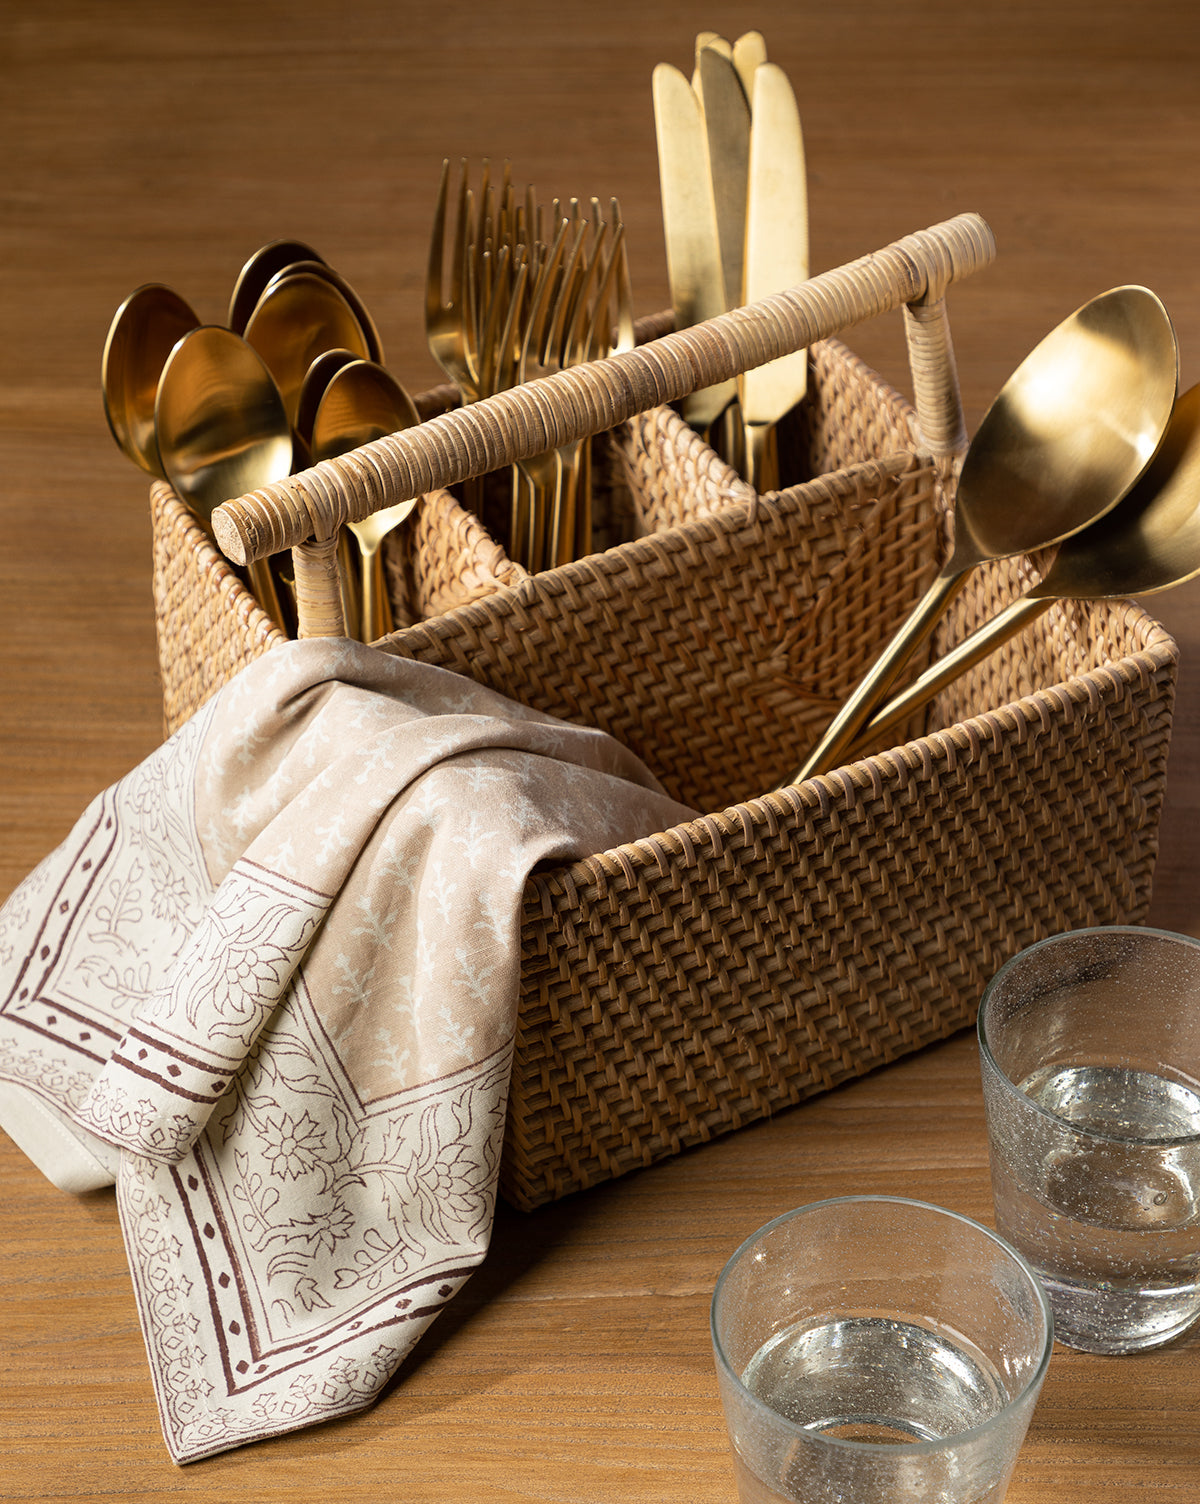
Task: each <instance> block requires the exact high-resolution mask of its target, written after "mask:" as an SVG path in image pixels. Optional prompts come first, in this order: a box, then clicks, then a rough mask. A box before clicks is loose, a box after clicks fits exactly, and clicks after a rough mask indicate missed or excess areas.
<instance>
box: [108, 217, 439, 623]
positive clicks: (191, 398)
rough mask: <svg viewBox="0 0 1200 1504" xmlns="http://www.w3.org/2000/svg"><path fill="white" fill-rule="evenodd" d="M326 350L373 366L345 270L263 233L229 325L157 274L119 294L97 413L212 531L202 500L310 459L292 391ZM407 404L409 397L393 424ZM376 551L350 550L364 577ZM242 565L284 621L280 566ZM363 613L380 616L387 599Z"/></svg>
mask: <svg viewBox="0 0 1200 1504" xmlns="http://www.w3.org/2000/svg"><path fill="white" fill-rule="evenodd" d="M331 352H335V353H339V354H341V355H344V358H345V360H346V361H350V360H353V361H358V362H366V363H368V364H369V365H371V366H373V367H374V368H375V369H377V370H380V371H382V360H383V347H382V342H381V340H380V337H379V332H378V329H377V328H376V326H375V323H374V321H373V320H372V318H371V316H370V314H369V313H368V312H367V310H366V308H365V306H364V305H363V303H362V301H361V300H360V299H359V298H358V296H357V294H356V293H355V292H354V290H353V289H352V288H351V287H350V286H349V284H348V283H347V282H346V281H345V279H344V278H343V277H341V276H340V275H339V273H337V272H336V271H334V270H333V268H332V267H330V266H329V265H328V264H327V263H326V262H325V261H324V260H323V259H322V258H321V257H320V256H319V255H318V253H317V252H316V251H314V250H313V249H312V247H311V246H309V245H307V244H305V243H304V242H303V241H293V240H279V241H273V242H271V243H270V244H269V245H266V246H263V247H262V249H261V250H259V251H257V252H256V253H255V254H254V255H253V256H252V257H251V258H250V259H249V260H248V261H247V262H246V264H245V265H244V266H243V268H242V270H241V273H240V274H239V276H238V278H237V281H236V283H235V286H234V289H233V294H232V296H231V298H230V304H229V315H228V323H227V325H218V324H202V323H201V321H200V319H199V317H198V316H197V315H196V313H195V311H194V310H193V309H192V308H191V306H190V305H189V304H188V303H187V302H186V301H185V300H184V299H183V298H181V297H180V296H179V295H178V294H177V293H175V292H173V291H172V289H170V288H168V287H165V286H163V285H162V284H158V283H154V284H147V285H146V286H143V287H141V288H138V289H137V290H136V291H135V292H134V293H132V294H131V295H130V297H128V298H127V299H126V300H125V302H124V303H122V304H121V306H120V308H119V309H118V310H117V313H116V315H115V316H114V318H113V321H112V324H111V325H110V328H109V332H108V337H107V339H106V341H105V346H104V353H103V356H102V360H101V386H102V391H103V397H104V408H105V414H106V417H107V419H108V424H109V427H110V429H111V430H112V433H113V436H114V438H115V439H116V441H117V443H118V445H119V446H120V447H121V449H122V450H123V451H124V453H125V454H126V455H127V456H128V457H129V458H130V459H131V460H133V462H134V463H135V464H136V465H138V466H139V468H141V469H142V470H145V471H146V472H147V473H149V474H151V475H155V476H158V477H159V478H161V479H164V480H167V481H169V482H170V484H171V485H172V486H173V487H174V489H175V491H176V492H177V493H178V495H179V496H180V498H181V499H182V500H183V501H184V502H185V503H186V504H187V505H188V506H189V507H190V508H191V510H192V511H193V512H194V513H195V515H196V517H197V519H198V520H199V521H200V522H201V524H202V525H203V526H204V527H205V528H206V529H209V530H210V531H211V529H210V522H209V519H210V517H211V513H212V511H213V509H214V508H215V507H216V506H219V505H220V504H221V503H222V502H223V501H227V500H228V499H229V498H230V497H231V496H239V495H243V494H245V493H246V492H247V491H251V490H257V489H259V488H260V487H261V486H264V485H268V484H270V483H272V482H274V481H278V480H281V479H283V478H284V477H285V476H286V475H288V474H290V473H291V472H292V470H293V469H295V468H296V467H297V466H301V467H303V466H306V465H307V464H308V463H309V462H310V458H311V453H310V449H309V446H308V442H307V439H308V436H307V435H305V436H301V434H300V431H299V426H298V418H299V409H300V401H301V392H302V389H303V387H304V384H305V378H306V377H307V375H308V372H309V369H310V367H312V366H313V365H314V364H316V363H318V362H320V361H321V360H322V359H324V358H326V357H327V356H328V355H329V354H330V353H331ZM384 374H385V375H386V373H384ZM326 379H327V378H326ZM387 379H388V381H390V380H391V379H390V378H387ZM392 385H393V386H394V385H395V383H392ZM347 390H348V388H347ZM397 390H399V388H397ZM405 401H408V399H407V398H405ZM343 406H344V403H343ZM376 410H377V404H375V406H374V407H373V408H372V412H374V411H376ZM410 412H411V402H408V406H407V408H405V409H404V418H403V421H402V422H397V425H396V426H397V427H402V426H405V425H406V424H407V422H408V421H409V416H408V415H409V413H410ZM372 436H373V437H374V436H375V435H374V434H372ZM377 553H378V544H376V545H375V556H373V557H371V558H369V557H368V555H367V554H366V553H364V554H363V562H362V569H363V571H364V575H365V572H366V571H367V570H368V569H370V570H373V571H376V572H375V573H374V574H373V575H372V579H373V581H374V582H376V586H377V581H378V571H377V566H378V559H377ZM248 574H249V584H250V588H251V589H252V590H253V592H254V595H255V597H256V599H257V600H258V602H259V604H260V605H261V606H262V607H263V609H264V610H265V611H266V612H267V613H268V615H270V616H271V617H272V619H273V620H274V621H275V623H276V625H278V626H279V627H280V628H281V629H282V630H284V631H287V630H289V627H290V625H291V613H290V612H286V611H285V610H284V608H283V605H282V603H281V599H280V593H279V591H278V589H277V588H276V576H277V574H278V577H279V578H280V579H283V580H285V581H286V575H285V574H284V572H283V571H273V570H272V568H271V566H270V563H269V562H268V561H260V562H258V563H256V564H255V565H253V566H251V567H250V569H249V571H248ZM362 593H363V594H364V595H365V594H366V593H367V590H366V587H365V586H364V589H363V592H362ZM376 594H377V589H376ZM285 595H286V592H285ZM347 595H348V597H349V596H350V595H351V592H350V591H348V592H347ZM353 599H354V601H355V603H356V602H357V599H358V596H357V595H354V596H353ZM373 615H374V620H375V621H376V622H378V621H380V620H387V617H386V607H385V605H382V604H377V605H375V606H374V607H373ZM347 621H348V629H349V630H350V631H351V632H352V633H354V634H355V635H362V633H363V631H364V630H369V627H368V624H367V623H365V622H362V621H360V618H359V616H358V613H357V609H356V610H355V612H354V614H353V615H352V616H349V617H348V618H347Z"/></svg>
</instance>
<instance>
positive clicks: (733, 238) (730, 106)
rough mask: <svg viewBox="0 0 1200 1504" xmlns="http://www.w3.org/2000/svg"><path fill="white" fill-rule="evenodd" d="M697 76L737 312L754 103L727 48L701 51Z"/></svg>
mask: <svg viewBox="0 0 1200 1504" xmlns="http://www.w3.org/2000/svg"><path fill="white" fill-rule="evenodd" d="M698 72H699V75H700V102H701V106H702V108H703V110H704V125H705V133H706V135H707V137H708V161H709V170H710V172H711V174H712V184H713V203H714V205H715V207H716V211H717V239H718V241H719V242H720V246H721V271H722V275H723V278H724V283H725V298H726V302H727V304H728V306H729V307H730V308H736V307H738V306H739V305H740V304H741V302H742V285H743V279H742V260H743V257H744V255H745V250H746V197H747V193H748V191H749V187H750V101H749V99H748V98H747V97H746V92H745V90H744V89H743V87H742V80H741V77H740V76H739V74H738V71H737V68H736V67H735V66H734V62H733V57H732V55H731V54H730V53H728V52H726V51H724V50H723V49H721V48H719V47H705V48H703V49H702V50H701V53H700V66H699V69H698Z"/></svg>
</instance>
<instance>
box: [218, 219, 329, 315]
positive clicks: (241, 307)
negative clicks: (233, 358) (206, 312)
mask: <svg viewBox="0 0 1200 1504" xmlns="http://www.w3.org/2000/svg"><path fill="white" fill-rule="evenodd" d="M299 261H304V262H308V263H312V262H317V263H319V264H321V265H324V264H325V263H324V257H322V256H319V255H318V254H317V253H316V251H314V250H313V248H312V246H310V245H306V244H305V242H304V241H303V240H272V241H271V242H270V244H269V245H264V246H263V247H262V248H261V249H260V250H257V251H255V253H254V255H253V256H251V257H250V259H249V261H247V262H246V264H245V266H243V267H242V269H241V271H240V272H239V273H238V277H237V281H236V282H235V283H234V284H233V294H232V296H231V297H230V299H229V316H228V318H227V319H226V323H227V324H228V325H229V327H230V328H231V329H232V330H233V332H234V333H235V334H244V333H245V332H246V325H247V324H248V323H249V321H250V315H251V314H252V313H253V312H254V309H255V305H256V304H257V303H258V300H259V298H261V297H262V295H263V293H264V292H265V291H266V288H267V284H268V283H269V282H270V281H271V279H272V278H273V277H275V276H277V275H278V274H279V272H281V271H282V270H283V269H284V267H287V266H293V265H295V263H296V262H299Z"/></svg>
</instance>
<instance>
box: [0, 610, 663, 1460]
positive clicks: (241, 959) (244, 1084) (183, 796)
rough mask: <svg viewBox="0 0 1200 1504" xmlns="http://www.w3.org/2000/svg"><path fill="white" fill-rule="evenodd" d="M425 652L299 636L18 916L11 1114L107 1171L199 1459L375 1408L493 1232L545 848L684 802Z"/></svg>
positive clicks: (176, 1447)
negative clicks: (532, 881) (527, 914)
mask: <svg viewBox="0 0 1200 1504" xmlns="http://www.w3.org/2000/svg"><path fill="white" fill-rule="evenodd" d="M689 816H690V811H688V810H687V809H686V808H685V807H684V806H682V805H680V804H678V803H677V802H675V801H674V800H671V799H669V798H667V797H666V796H665V795H664V794H663V793H662V792H661V791H660V789H659V788H658V786H657V784H656V783H655V781H654V779H653V778H652V776H651V775H650V774H649V772H648V771H647V770H646V768H645V767H644V765H643V764H641V763H640V761H639V760H638V759H637V758H636V757H634V756H633V755H632V754H630V753H628V752H627V751H626V750H625V749H624V748H623V747H622V746H621V745H620V744H619V743H618V742H616V741H615V740H614V739H612V738H611V737H608V736H606V735H604V734H603V733H601V732H598V731H594V730H589V729H587V728H583V727H578V726H571V725H567V724H565V723H563V722H561V721H558V720H555V719H554V718H552V717H549V716H546V715H542V714H540V713H538V712H536V711H533V710H529V709H526V708H524V707H522V706H519V705H516V704H514V703H512V702H510V701H508V700H507V699H505V698H504V697H503V696H501V695H499V694H497V693H495V692H493V691H491V690H489V689H487V688H485V687H483V686H480V685H477V684H475V683H474V682H472V681H470V680H468V679H465V678H463V677H461V676H459V675H457V674H453V673H450V672H448V671H446V670H444V669H441V668H438V667H436V666H433V665H428V664H421V663H417V662H413V661H406V660H404V659H400V658H395V657H392V656H389V655H388V654H386V653H384V652H381V651H379V650H378V649H376V648H370V647H363V646H360V645H358V644H354V643H350V642H347V641H345V640H333V639H321V640H316V641H311V642H307V643H295V644H288V645H283V646H280V647H279V648H278V649H277V650H276V651H274V652H271V653H269V654H267V655H266V656H265V657H263V658H261V659H259V660H258V661H257V662H256V663H253V664H251V665H250V666H249V667H248V668H247V669H246V670H244V672H243V673H241V674H240V675H239V676H237V677H236V678H235V679H233V680H232V681H231V682H230V684H229V685H227V686H226V687H225V688H224V689H223V690H222V691H221V692H220V693H219V694H217V695H216V696H215V697H214V698H213V699H211V700H210V701H209V702H208V704H207V705H206V706H205V707H204V708H203V709H202V710H200V711H199V712H198V713H197V714H196V715H195V716H194V717H192V718H191V720H189V721H188V722H187V723H186V724H185V725H184V726H183V727H182V728H181V729H180V730H179V731H178V732H177V733H176V734H175V735H174V736H173V737H171V739H170V740H169V741H167V742H166V743H165V744H164V746H163V747H162V748H160V749H159V750H158V751H157V752H155V753H154V754H153V755H152V756H151V757H150V758H148V759H147V760H146V761H145V762H144V763H143V764H141V765H140V766H139V767H138V768H137V769H135V770H134V771H133V772H131V773H130V774H129V775H128V776H127V777H126V778H124V779H123V780H121V781H120V782H119V783H118V784H116V785H114V786H113V787H112V788H110V789H108V790H107V791H106V792H104V793H103V794H101V795H100V796H99V797H98V798H97V799H96V800H95V801H94V802H93V803H92V804H91V805H90V806H89V808H88V809H87V811H86V812H85V813H84V815H83V816H82V818H81V819H80V821H79V822H78V824H77V825H76V827H75V828H74V830H73V831H72V832H71V834H70V835H69V836H68V838H67V839H66V841H65V842H64V843H63V844H62V845H61V846H60V847H59V848H58V850H57V851H55V852H54V853H52V854H51V855H50V856H48V857H47V858H46V859H45V861H44V862H43V863H42V864H41V865H40V866H39V867H38V868H37V869H36V871H35V872H34V873H32V874H31V875H30V876H29V877H28V878H27V879H26V881H25V882H24V883H23V884H22V886H21V887H19V888H18V889H17V891H16V892H15V893H14V894H13V895H12V897H11V898H10V900H9V901H8V903H7V904H6V905H5V907H4V908H3V910H2V911H0V1125H2V1126H3V1127H4V1128H5V1129H6V1130H7V1131H8V1132H9V1134H10V1135H11V1136H12V1137H13V1138H14V1139H15V1141H16V1142H17V1143H18V1144H19V1145H20V1146H21V1147H22V1148H23V1149H24V1150H25V1151H26V1152H27V1153H28V1154H29V1156H30V1158H31V1159H32V1160H33V1161H34V1162H35V1163H36V1164H37V1165H38V1166H39V1168H40V1169H42V1170H43V1172H44V1173H45V1174H46V1175H47V1176H48V1177H49V1178H50V1179H51V1180H53V1181H54V1182H55V1183H56V1184H57V1185H59V1186H60V1187H62V1188H64V1189H67V1190H74V1191H81V1190H86V1189H91V1188H96V1187H98V1186H102V1185H107V1184H112V1183H114V1182H115V1183H116V1185H117V1197H118V1205H119V1208H120V1217H121V1223H122V1228H123V1232H124V1236H125V1241H126V1246H127V1250H128V1255H129V1260H130V1267H131V1272H132V1276H133V1285H134V1290H135V1294H136V1298H137V1303H138V1308H139V1314H140V1318H141V1322H142V1326H143V1332H144V1336H145V1339H146V1346H147V1351H148V1355H149V1359H150V1365H151V1370H152V1374H153V1380H154V1385H155V1389H156V1393H157V1397H158V1402H159V1408H160V1413H161V1417H162V1424H163V1431H164V1435H165V1438H166V1441H167V1446H168V1449H169V1451H170V1453H171V1456H172V1457H173V1458H174V1459H175V1460H176V1461H178V1462H187V1461H191V1460H194V1459H196V1458H199V1457H203V1456H206V1455H209V1454H211V1453H214V1452H218V1451H222V1450H225V1449H227V1448H230V1447H233V1446H237V1445H240V1444H242V1443H244V1442H249V1441H254V1440H257V1439H260V1438H263V1437H266V1436H270V1435H274V1434H278V1433H281V1432H284V1431H289V1430H293V1429H296V1428H298V1427H301V1426H305V1425H308V1424H311V1423H313V1422H316V1421H320V1420H325V1419H328V1418H330V1417H332V1416H336V1415H340V1414H345V1413H348V1412H352V1411H354V1410H358V1409H361V1408H363V1407H364V1406H365V1405H367V1404H369V1403H370V1402H371V1401H372V1400H373V1399H374V1398H375V1397H376V1396H377V1395H378V1393H379V1391H380V1389H381V1388H382V1387H383V1385H384V1384H385V1383H386V1382H387V1381H388V1380H389V1379H391V1377H392V1376H393V1375H394V1374H395V1372H396V1370H397V1368H398V1367H399V1365H400V1364H401V1362H402V1360H403V1359H404V1357H405V1356H406V1354H407V1353H408V1352H409V1351H410V1349H411V1348H412V1346H413V1344H414V1343H415V1342H416V1341H417V1339H418V1337H419V1336H420V1334H421V1333H422V1331H423V1330H424V1329H425V1328H426V1327H427V1326H428V1324H429V1322H430V1321H431V1320H432V1319H433V1317H434V1316H435V1315H436V1314H437V1312H438V1310H439V1309H440V1308H441V1307H442V1305H443V1304H444V1302H445V1301H446V1300H447V1299H448V1298H449V1297H450V1296H451V1295H452V1294H453V1293H454V1292H455V1291H456V1290H457V1289H458V1288H459V1287H460V1286H461V1284H462V1283H463V1281H464V1280H465V1279H466V1278H467V1276H468V1275H469V1273H470V1271H471V1269H472V1268H473V1267H474V1266H475V1265H476V1264H477V1263H478V1261H479V1260H480V1259H481V1258H482V1257H483V1255H484V1253H485V1251H486V1247H487V1242H488V1236H489V1232H490V1227H491V1220H492V1212H493V1206H494V1199H495V1189H496V1176H497V1169H498V1165H499V1160H500V1151H501V1146H502V1142H503V1135H504V1123H505V1107H506V1096H507V1087H508V1079H509V1071H510V1066H511V1054H512V1047H513V1036H514V1027H515V1010H516V998H517V986H518V978H519V969H520V911H521V901H522V894H523V891H524V888H525V885H526V881H527V878H528V876H529V874H530V872H531V871H532V870H533V869H534V867H535V866H536V865H537V864H538V863H540V862H561V861H564V860H572V859H575V858H577V857H579V856H582V855H583V854H585V853H586V852H588V851H592V850H596V849H604V848H605V847H606V846H609V845H612V844H613V843H618V842H625V841H631V840H636V839H638V838H640V837H643V836H646V835H648V834H650V833H653V832H654V831H656V830H661V829H665V828H667V827H669V826H671V825H673V824H676V823H678V822H679V821H680V820H681V819H683V820H686V819H687V818H689Z"/></svg>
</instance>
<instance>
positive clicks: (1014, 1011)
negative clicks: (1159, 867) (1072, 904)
mask: <svg viewBox="0 0 1200 1504" xmlns="http://www.w3.org/2000/svg"><path fill="white" fill-rule="evenodd" d="M979 1053H980V1061H981V1069H982V1073H983V1092H984V1101H985V1104H986V1108H987V1122H988V1140H989V1147H990V1153H991V1165H992V1191H993V1196H994V1200H995V1206H996V1226H997V1228H998V1229H999V1231H1000V1232H1001V1234H1002V1235H1003V1236H1004V1237H1005V1238H1007V1239H1008V1240H1009V1241H1010V1242H1011V1243H1013V1244H1015V1245H1016V1247H1017V1248H1019V1249H1020V1250H1021V1252H1022V1253H1023V1254H1024V1255H1025V1257H1026V1258H1027V1259H1028V1260H1029V1262H1030V1263H1031V1264H1032V1265H1033V1267H1034V1268H1035V1269H1036V1270H1037V1271H1038V1274H1039V1275H1040V1276H1041V1278H1042V1280H1043V1282H1044V1284H1045V1286H1046V1289H1047V1291H1048V1293H1049V1296H1050V1303H1051V1305H1052V1307H1053V1309H1054V1323H1055V1330H1056V1333H1057V1335H1058V1337H1059V1339H1060V1340H1061V1341H1063V1342H1065V1343H1067V1344H1068V1345H1069V1346H1071V1347H1076V1348H1083V1349H1084V1350H1086V1351H1089V1352H1101V1353H1126V1352H1134V1351H1136V1350H1137V1349H1139V1348H1144V1347H1154V1346H1157V1345H1159V1344H1160V1343H1163V1342H1169V1341H1170V1340H1171V1339H1172V1338H1173V1337H1176V1336H1178V1335H1179V1333H1180V1332H1182V1331H1184V1330H1185V1329H1186V1328H1187V1327H1189V1326H1190V1325H1191V1324H1192V1323H1193V1322H1194V1321H1195V1320H1196V1318H1197V1316H1200V944H1198V943H1197V942H1196V941H1195V940H1193V939H1190V938H1189V937H1187V936H1186V935H1173V934H1169V933H1167V932H1165V931H1163V930H1155V929H1149V928H1144V927H1140V926H1123V925H1120V926H1108V927H1103V928H1096V929H1084V930H1076V931H1070V932H1068V933H1066V934H1062V935H1056V936H1053V937H1052V938H1051V939H1048V940H1043V941H1040V942H1039V943H1038V944H1036V945H1033V946H1030V947H1029V949H1027V950H1024V951H1022V952H1021V953H1020V954H1019V955H1017V956H1014V957H1013V959H1012V960H1010V961H1009V962H1007V963H1006V965H1004V966H1003V967H1001V969H1000V970H999V971H998V972H997V973H996V975H995V977H994V978H993V979H992V981H991V983H990V984H989V985H988V987H987V990H986V991H985V993H984V996H983V1002H982V1004H981V1006H980V1012H979Z"/></svg>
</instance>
